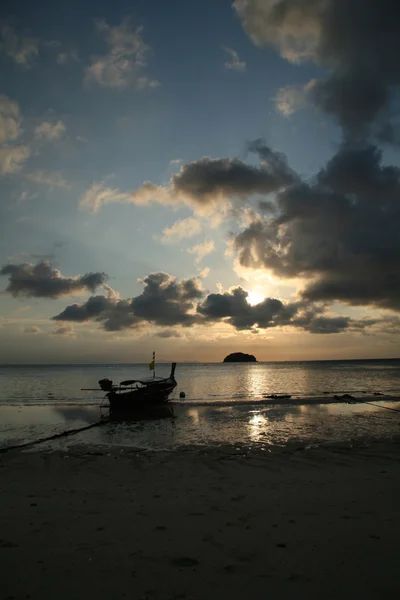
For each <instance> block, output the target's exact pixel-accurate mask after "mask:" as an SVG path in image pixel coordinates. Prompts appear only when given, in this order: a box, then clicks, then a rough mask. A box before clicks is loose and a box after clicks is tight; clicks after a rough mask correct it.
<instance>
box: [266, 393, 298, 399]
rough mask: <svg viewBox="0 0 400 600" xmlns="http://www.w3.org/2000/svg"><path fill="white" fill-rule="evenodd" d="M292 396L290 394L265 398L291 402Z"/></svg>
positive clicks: (272, 395) (271, 395) (270, 395)
mask: <svg viewBox="0 0 400 600" xmlns="http://www.w3.org/2000/svg"><path fill="white" fill-rule="evenodd" d="M291 397H292V396H291V395H290V394H269V395H268V396H264V398H271V399H272V400H289V398H291Z"/></svg>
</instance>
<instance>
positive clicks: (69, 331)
mask: <svg viewBox="0 0 400 600" xmlns="http://www.w3.org/2000/svg"><path fill="white" fill-rule="evenodd" d="M51 333H52V334H53V335H74V334H75V331H74V328H73V327H72V325H69V324H68V323H66V324H65V325H62V324H61V323H57V326H56V328H55V329H53V331H52V332H51Z"/></svg>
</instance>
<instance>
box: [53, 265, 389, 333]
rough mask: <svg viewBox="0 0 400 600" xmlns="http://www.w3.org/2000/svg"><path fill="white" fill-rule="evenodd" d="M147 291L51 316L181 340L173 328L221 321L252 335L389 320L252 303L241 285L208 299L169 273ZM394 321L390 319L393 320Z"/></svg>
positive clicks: (148, 283)
mask: <svg viewBox="0 0 400 600" xmlns="http://www.w3.org/2000/svg"><path fill="white" fill-rule="evenodd" d="M140 282H141V283H142V284H143V286H144V289H143V292H142V293H141V294H140V295H139V296H136V297H134V298H132V299H129V298H128V299H125V300H121V299H120V298H119V297H118V296H117V295H116V294H115V293H114V295H112V294H108V296H107V297H106V296H91V297H90V298H89V299H88V300H87V301H86V302H83V303H82V304H72V305H70V306H67V307H66V308H65V310H64V311H62V312H61V313H60V314H58V315H56V316H54V317H53V320H55V321H60V322H61V321H63V322H78V323H83V322H87V321H95V322H98V323H101V325H102V328H103V329H105V330H106V331H120V330H123V329H139V328H141V327H143V326H144V325H145V324H148V323H151V324H153V325H157V326H160V327H165V328H166V330H165V331H161V332H160V331H158V332H157V333H156V334H155V335H157V336H159V337H165V338H168V337H178V336H179V334H178V333H177V332H176V331H174V330H171V327H174V326H176V325H179V326H183V327H192V326H199V325H200V326H201V325H203V326H209V325H210V324H216V323H222V324H227V325H231V326H232V327H234V328H235V329H236V330H237V331H253V332H256V331H257V330H258V329H269V328H272V327H291V328H297V329H301V330H303V331H307V332H310V333H315V334H333V333H341V332H343V331H353V332H364V331H366V330H368V329H370V328H371V327H373V326H375V327H376V326H377V325H379V324H380V323H382V324H384V326H385V327H387V326H388V325H389V322H388V320H387V318H386V319H364V320H363V319H359V320H355V319H351V318H350V317H342V316H330V315H326V314H325V313H324V311H325V307H324V305H323V304H315V303H312V302H308V301H306V300H299V301H296V302H287V303H283V302H281V301H280V300H278V299H277V298H264V299H263V300H262V301H261V302H259V303H258V304H254V305H253V304H250V303H249V301H248V298H249V293H248V292H247V291H246V290H244V289H243V288H241V287H236V288H231V289H230V290H228V291H223V290H222V289H221V291H220V292H219V293H217V294H208V295H205V292H204V291H203V290H202V288H201V285H200V280H199V279H198V278H196V277H193V278H191V279H180V280H177V279H176V278H175V277H172V276H171V275H168V274H167V273H151V274H150V275H148V276H147V277H145V278H143V279H142V280H140ZM390 322H392V321H390Z"/></svg>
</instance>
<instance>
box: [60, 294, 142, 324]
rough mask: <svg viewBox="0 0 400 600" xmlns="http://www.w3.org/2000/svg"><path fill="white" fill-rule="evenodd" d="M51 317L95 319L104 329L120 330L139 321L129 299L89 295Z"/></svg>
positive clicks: (76, 320) (69, 319) (65, 319)
mask: <svg viewBox="0 0 400 600" xmlns="http://www.w3.org/2000/svg"><path fill="white" fill-rule="evenodd" d="M53 319H54V320H55V321H72V322H77V323H84V322H86V321H97V322H100V323H102V325H103V328H104V329H105V330H106V331H121V330H123V329H128V328H133V327H136V326H138V325H139V324H140V322H141V320H140V319H138V318H137V317H136V316H135V315H134V314H133V312H132V306H131V302H130V301H129V300H119V299H115V298H112V297H109V298H106V297H105V296H91V297H90V298H89V299H88V300H87V301H86V302H83V303H82V304H71V305H70V306H67V308H66V309H65V310H63V311H62V312H61V313H60V314H59V315H56V316H55V317H53Z"/></svg>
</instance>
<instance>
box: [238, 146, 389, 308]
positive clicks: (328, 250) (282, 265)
mask: <svg viewBox="0 0 400 600" xmlns="http://www.w3.org/2000/svg"><path fill="white" fill-rule="evenodd" d="M399 217H400V169H399V168H397V167H391V166H384V165H382V156H381V152H380V151H379V150H378V149H377V148H376V147H374V146H367V147H363V146H362V147H359V148H353V147H352V146H348V145H344V146H343V147H342V148H341V149H340V150H339V152H338V153H337V154H336V155H335V156H334V157H333V158H332V159H331V160H330V161H329V162H328V164H327V165H326V167H325V168H324V169H322V170H321V171H320V172H319V173H318V174H317V176H316V177H315V178H314V180H313V182H310V183H304V182H298V183H296V184H293V185H292V186H288V187H287V188H286V189H285V190H283V191H281V192H279V193H278V194H277V196H276V203H275V205H274V207H273V210H270V207H269V206H268V205H267V204H264V205H262V213H261V214H254V215H253V218H252V220H251V222H250V223H249V224H248V226H246V227H245V228H244V229H243V230H242V231H241V232H239V233H238V234H237V235H236V237H235V238H234V243H233V246H234V249H235V250H236V251H237V252H238V254H239V260H240V263H241V264H242V265H243V266H245V267H252V268H265V269H266V270H267V271H270V272H273V273H274V274H275V275H278V277H281V278H295V277H301V278H304V279H305V284H304V288H303V290H302V296H303V298H304V299H306V300H309V301H326V302H332V301H334V300H339V301H342V302H346V303H348V304H352V305H371V306H375V307H380V308H388V309H391V310H396V311H398V310H400V275H399V271H398V264H399V262H400V238H399V235H398V227H397V224H398V221H399Z"/></svg>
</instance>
